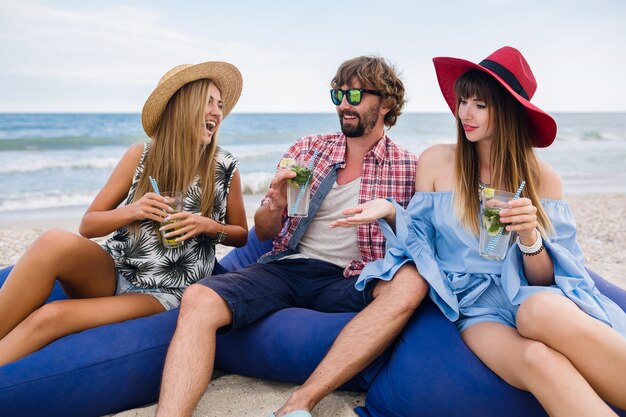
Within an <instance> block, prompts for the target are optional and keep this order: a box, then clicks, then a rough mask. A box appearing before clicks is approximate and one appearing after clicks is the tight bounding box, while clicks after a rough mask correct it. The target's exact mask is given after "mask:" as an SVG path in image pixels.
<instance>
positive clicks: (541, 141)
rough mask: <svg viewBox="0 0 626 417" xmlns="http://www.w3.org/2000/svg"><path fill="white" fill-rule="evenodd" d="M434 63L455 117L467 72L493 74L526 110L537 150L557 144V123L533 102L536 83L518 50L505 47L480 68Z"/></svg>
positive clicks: (454, 60)
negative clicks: (459, 90) (459, 89)
mask: <svg viewBox="0 0 626 417" xmlns="http://www.w3.org/2000/svg"><path fill="white" fill-rule="evenodd" d="M433 63H434V64H435V72H436V73H437V79H438V80H439V87H440V88H441V92H442V93H443V97H444V98H445V99H446V102H447V103H448V106H449V107H450V110H452V113H453V114H456V97H455V95H454V83H455V82H456V80H457V79H458V78H459V77H460V76H461V75H463V74H465V73H466V72H467V71H469V70H471V69H477V70H480V71H483V72H486V73H487V74H490V75H491V76H492V77H493V78H495V80H496V81H498V82H499V83H500V84H502V86H503V87H504V88H506V89H507V90H508V91H509V92H510V93H511V95H512V96H513V97H514V98H515V99H516V100H517V101H519V102H520V103H521V104H522V105H523V106H524V108H525V110H526V115H527V116H528V122H529V123H530V126H531V130H532V132H533V134H534V137H535V138H534V139H535V141H534V143H533V145H534V146H536V147H538V148H545V147H547V146H550V144H551V143H552V142H554V138H555V137H556V122H555V121H554V119H553V118H552V117H551V116H550V115H549V114H547V113H546V112H544V111H543V110H541V109H540V108H539V107H537V106H535V105H534V104H532V103H531V102H530V99H531V98H532V97H533V95H534V94H535V90H537V81H536V80H535V76H534V75H533V73H532V71H531V70H530V66H529V65H528V62H526V59H524V57H523V56H522V54H521V53H520V51H518V50H517V49H515V48H511V47H510V46H505V47H503V48H500V49H498V50H497V51H495V52H494V53H492V54H491V55H489V56H488V57H487V58H485V59H484V60H483V61H481V62H480V63H479V64H474V63H473V62H470V61H466V60H464V59H458V58H449V57H437V58H433Z"/></svg>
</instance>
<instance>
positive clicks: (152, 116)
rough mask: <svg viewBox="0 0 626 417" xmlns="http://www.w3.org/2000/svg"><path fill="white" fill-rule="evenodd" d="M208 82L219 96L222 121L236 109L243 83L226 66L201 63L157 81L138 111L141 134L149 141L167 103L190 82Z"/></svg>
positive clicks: (185, 66) (234, 69)
mask: <svg viewBox="0 0 626 417" xmlns="http://www.w3.org/2000/svg"><path fill="white" fill-rule="evenodd" d="M203 78H208V79H210V80H212V81H213V82H214V83H215V85H216V86H217V88H218V89H219V90H220V93H221V95H222V103H223V104H224V108H223V110H222V111H223V117H226V116H227V115H228V113H230V111H231V110H232V109H233V107H235V104H236V103H237V100H239V96H240V95H241V88H242V85H243V80H242V77H241V73H240V72H239V70H238V69H237V67H235V66H234V65H232V64H229V63H228V62H217V61H210V62H203V63H201V64H196V65H191V64H183V65H179V66H177V67H174V68H172V69H171V70H169V71H168V72H166V73H165V75H164V76H163V77H161V79H160V80H159V83H158V84H157V86H156V88H155V89H154V91H153V92H152V94H150V97H148V100H146V104H144V105H143V110H142V111H141V124H142V125H143V130H144V131H145V132H146V134H147V135H148V136H149V137H152V135H153V134H154V132H155V130H156V128H157V126H158V124H159V120H161V115H162V114H163V110H165V106H166V105H167V102H168V101H169V99H170V98H171V97H172V96H173V95H174V93H176V91H178V90H179V89H180V88H181V87H182V86H184V85H185V84H188V83H190V82H192V81H197V80H201V79H203Z"/></svg>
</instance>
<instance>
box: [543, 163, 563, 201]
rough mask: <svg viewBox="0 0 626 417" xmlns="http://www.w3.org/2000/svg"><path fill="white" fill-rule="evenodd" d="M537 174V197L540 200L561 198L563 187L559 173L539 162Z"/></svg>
mask: <svg viewBox="0 0 626 417" xmlns="http://www.w3.org/2000/svg"><path fill="white" fill-rule="evenodd" d="M539 172H540V178H541V182H540V184H539V195H540V196H541V198H547V199H551V200H560V199H561V198H563V186H562V181H561V176H560V175H559V173H558V172H557V171H556V170H555V169H554V168H552V167H551V166H550V165H548V164H547V163H545V162H543V161H539Z"/></svg>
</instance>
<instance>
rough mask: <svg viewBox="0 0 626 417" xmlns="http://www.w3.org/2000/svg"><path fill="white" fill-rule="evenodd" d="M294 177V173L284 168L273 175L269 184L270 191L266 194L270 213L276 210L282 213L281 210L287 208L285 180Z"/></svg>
mask: <svg viewBox="0 0 626 417" xmlns="http://www.w3.org/2000/svg"><path fill="white" fill-rule="evenodd" d="M295 176H296V173H295V172H293V171H291V170H289V169H284V168H281V169H279V170H278V171H277V172H276V175H274V178H273V179H272V182H271V183H270V189H269V191H268V192H267V197H268V198H269V200H270V202H269V205H270V208H271V209H272V211H275V210H276V211H280V212H281V213H282V211H283V209H284V208H285V207H286V206H287V180H288V179H289V178H294V177H295Z"/></svg>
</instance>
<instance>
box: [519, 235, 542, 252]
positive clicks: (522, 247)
mask: <svg viewBox="0 0 626 417" xmlns="http://www.w3.org/2000/svg"><path fill="white" fill-rule="evenodd" d="M535 233H536V236H537V239H536V240H535V243H533V244H532V245H530V246H526V245H524V244H523V243H522V242H521V241H520V238H519V235H518V236H517V246H518V247H519V250H520V251H522V255H525V256H535V255H538V254H540V253H541V251H543V248H544V247H545V246H544V245H543V238H542V237H541V234H540V233H539V232H538V231H537V229H535Z"/></svg>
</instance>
